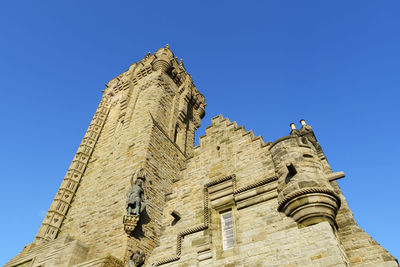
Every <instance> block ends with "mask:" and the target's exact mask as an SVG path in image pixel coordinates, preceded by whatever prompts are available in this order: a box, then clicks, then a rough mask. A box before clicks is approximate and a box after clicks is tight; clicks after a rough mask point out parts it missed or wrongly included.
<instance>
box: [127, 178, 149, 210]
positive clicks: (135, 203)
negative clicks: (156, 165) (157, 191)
mask: <svg viewBox="0 0 400 267" xmlns="http://www.w3.org/2000/svg"><path fill="white" fill-rule="evenodd" d="M132 178H133V175H132ZM143 181H144V177H138V178H137V179H136V182H135V183H134V184H132V186H131V188H130V189H129V192H128V194H127V196H126V210H127V214H128V215H135V216H139V215H140V213H141V212H142V211H143V210H144V207H145V206H146V201H145V199H144V191H143Z"/></svg>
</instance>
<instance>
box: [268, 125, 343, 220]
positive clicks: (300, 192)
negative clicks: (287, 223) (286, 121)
mask: <svg viewBox="0 0 400 267" xmlns="http://www.w3.org/2000/svg"><path fill="white" fill-rule="evenodd" d="M291 128H292V135H290V136H285V137H282V138H280V139H278V140H277V141H275V142H274V143H273V144H272V146H271V147H270V151H271V155H272V159H273V161H274V165H275V169H276V172H277V175H278V178H279V179H278V202H279V207H278V210H279V211H282V212H284V213H285V214H286V215H287V216H290V217H292V218H293V219H294V220H295V221H296V222H297V223H299V224H300V225H301V226H309V225H312V224H316V223H319V222H322V221H328V222H329V223H330V224H331V225H332V226H336V222H335V217H336V214H337V211H338V209H339V206H340V200H339V197H338V196H337V195H336V194H335V192H334V191H333V188H332V186H331V185H330V183H329V180H328V178H327V176H326V175H325V173H324V167H323V164H322V162H321V160H320V158H319V157H318V154H317V150H316V148H315V146H314V144H313V143H312V142H310V141H309V140H308V138H307V137H304V136H301V135H298V134H297V131H298V130H295V128H294V127H291Z"/></svg>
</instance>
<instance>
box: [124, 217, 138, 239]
mask: <svg viewBox="0 0 400 267" xmlns="http://www.w3.org/2000/svg"><path fill="white" fill-rule="evenodd" d="M138 221H139V216H135V215H125V216H124V220H123V223H124V230H125V232H126V233H127V234H128V235H131V233H132V232H133V230H135V227H136V225H137V223H138Z"/></svg>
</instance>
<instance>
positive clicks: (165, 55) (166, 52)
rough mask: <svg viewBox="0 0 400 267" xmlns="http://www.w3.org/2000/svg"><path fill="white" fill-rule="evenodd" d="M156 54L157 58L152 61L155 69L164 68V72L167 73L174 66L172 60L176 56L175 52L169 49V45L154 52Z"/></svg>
mask: <svg viewBox="0 0 400 267" xmlns="http://www.w3.org/2000/svg"><path fill="white" fill-rule="evenodd" d="M154 56H155V59H154V60H153V62H152V63H151V65H152V67H153V70H155V71H157V70H162V71H163V72H166V73H168V72H169V71H171V68H172V65H171V60H172V59H173V58H174V54H173V53H172V51H171V50H170V49H169V46H168V45H166V46H165V47H162V48H160V49H158V50H157V52H156V53H155V54H154Z"/></svg>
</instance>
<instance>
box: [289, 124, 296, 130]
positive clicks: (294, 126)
mask: <svg viewBox="0 0 400 267" xmlns="http://www.w3.org/2000/svg"><path fill="white" fill-rule="evenodd" d="M290 128H292V130H296V125H295V124H294V123H293V122H292V123H291V124H290Z"/></svg>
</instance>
